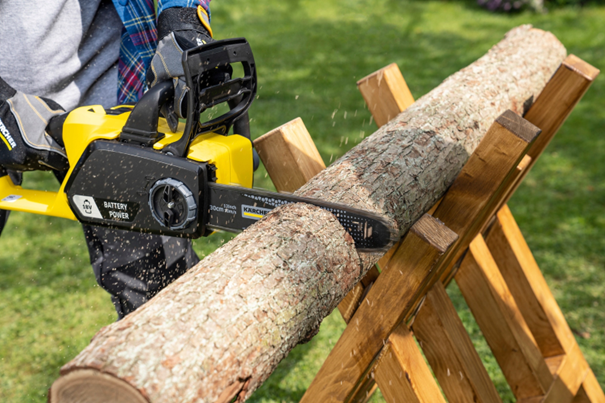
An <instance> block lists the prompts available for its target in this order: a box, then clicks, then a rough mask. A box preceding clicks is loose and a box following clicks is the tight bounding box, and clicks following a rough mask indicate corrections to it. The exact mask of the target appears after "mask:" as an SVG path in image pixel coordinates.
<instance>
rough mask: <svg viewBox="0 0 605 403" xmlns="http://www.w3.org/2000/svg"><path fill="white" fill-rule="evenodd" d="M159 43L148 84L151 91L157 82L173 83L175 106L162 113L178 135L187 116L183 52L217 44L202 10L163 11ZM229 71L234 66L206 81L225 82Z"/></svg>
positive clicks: (159, 26) (159, 19) (216, 72)
mask: <svg viewBox="0 0 605 403" xmlns="http://www.w3.org/2000/svg"><path fill="white" fill-rule="evenodd" d="M202 21H203V22H202ZM158 39H159V41H158V47H157V50H156V53H155V55H154V56H153V58H152V59H151V65H150V67H149V69H148V70H147V75H146V81H147V85H148V87H149V88H151V87H153V86H154V85H155V84H157V83H158V82H161V81H164V80H168V79H172V80H173V82H174V105H172V106H170V107H169V108H168V111H165V110H164V111H162V114H163V115H164V117H165V118H166V120H167V121H168V125H169V126H170V128H171V129H172V131H176V127H177V125H178V118H179V117H180V118H185V117H186V115H187V105H186V95H187V86H186V83H185V78H184V75H185V72H184V71H183V65H182V64H181V61H182V55H183V52H184V51H185V50H189V49H191V48H194V47H197V46H200V45H203V44H206V43H210V42H213V41H214V39H212V30H211V28H210V24H209V22H208V16H207V14H206V12H205V11H204V10H203V9H202V8H201V6H200V7H198V8H197V9H195V8H190V7H187V8H177V7H174V8H168V9H166V10H164V11H162V13H160V15H159V17H158ZM230 69H231V66H229V68H228V69H216V70H217V71H215V72H212V74H211V75H209V77H207V78H205V80H206V81H208V84H209V85H210V84H213V83H218V82H220V81H223V80H224V79H225V74H230V73H231V71H230ZM227 78H228V77H227Z"/></svg>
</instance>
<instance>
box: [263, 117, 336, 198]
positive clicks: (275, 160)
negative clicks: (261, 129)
mask: <svg viewBox="0 0 605 403" xmlns="http://www.w3.org/2000/svg"><path fill="white" fill-rule="evenodd" d="M254 148H256V151H257V152H258V155H259V157H260V158H261V160H262V161H263V165H265V168H266V169H267V173H268V174H269V176H270V177H271V180H272V181H273V184H274V185H275V188H276V189H277V190H278V191H280V192H294V191H295V190H297V189H298V188H300V187H301V186H302V185H304V184H305V183H307V181H308V180H309V179H311V178H312V177H314V176H315V175H317V174H318V173H319V172H321V171H322V170H323V169H324V168H325V167H326V165H325V164H324V162H323V160H322V159H321V155H319V151H317V147H315V143H313V139H312V138H311V135H310V134H309V132H308V131H307V128H306V127H305V124H304V123H303V121H302V119H301V118H296V119H294V120H292V121H290V122H288V123H286V124H284V125H282V126H280V127H278V128H277V129H273V130H271V131H270V132H268V133H266V134H264V135H262V136H261V137H259V138H257V139H256V140H254Z"/></svg>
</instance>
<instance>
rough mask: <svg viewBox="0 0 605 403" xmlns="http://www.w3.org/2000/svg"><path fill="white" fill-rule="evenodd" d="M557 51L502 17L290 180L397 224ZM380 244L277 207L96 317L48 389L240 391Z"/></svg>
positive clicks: (165, 397) (219, 396)
mask: <svg viewBox="0 0 605 403" xmlns="http://www.w3.org/2000/svg"><path fill="white" fill-rule="evenodd" d="M565 54H566V51H565V48H564V47H563V45H561V43H560V42H559V41H558V40H557V39H556V38H555V37H554V36H553V35H552V34H550V33H548V32H544V31H540V30H537V29H532V28H531V27H530V26H522V27H519V28H516V29H514V30H512V31H510V32H509V33H508V34H507V35H506V37H505V39H504V40H502V41H501V42H500V43H498V44H497V45H496V46H494V47H493V48H492V49H491V50H490V51H489V52H488V53H487V54H486V55H485V56H483V57H482V58H481V59H479V60H477V61H476V62H474V63H473V64H471V65H470V66H468V67H467V68H465V69H463V70H461V71H460V72H458V73H456V74H454V75H452V76H451V77H449V78H448V79H446V80H445V81H444V82H443V83H442V84H441V85H440V86H439V87H437V88H436V89H434V90H433V91H431V92H430V93H429V94H427V95H425V96H424V97H422V98H421V99H419V100H418V101H417V102H416V103H415V104H414V105H413V106H411V107H410V108H408V109H407V110H405V111H404V112H403V113H401V114H400V115H398V116H397V117H396V118H395V119H393V120H392V121H391V122H390V123H388V124H387V125H385V126H383V127H382V128H380V129H379V130H378V131H377V132H376V133H374V134H373V135H372V136H370V137H368V138H367V139H366V140H365V141H364V142H362V143H361V144H359V145H358V146H357V147H355V148H354V149H352V150H351V151H349V152H348V153H347V154H346V155H345V156H344V157H342V158H341V159H340V160H338V161H337V162H335V163H334V164H333V165H332V166H330V167H328V168H327V169H326V170H324V171H322V172H321V173H320V174H319V175H318V176H316V177H315V178H313V179H312V180H311V181H310V182H309V183H308V184H307V185H305V186H304V187H303V188H301V189H300V190H299V191H297V192H296V193H297V194H299V195H304V196H309V197H316V198H320V199H324V200H329V201H333V202H339V203H344V204H348V205H351V206H355V207H358V208H364V209H367V210H371V211H374V212H377V213H379V214H382V215H384V216H385V217H387V218H388V219H390V220H392V223H393V226H394V227H395V228H396V229H397V231H398V233H399V234H404V233H405V232H406V231H407V230H408V229H409V228H410V227H411V225H412V224H413V223H414V222H415V221H416V220H417V219H419V218H420V217H421V216H422V214H423V213H424V212H426V211H427V210H428V209H429V208H430V207H431V206H432V205H433V203H434V202H435V201H437V200H438V199H439V198H440V197H441V196H442V195H443V194H444V193H445V191H446V189H447V188H448V186H449V185H450V184H451V183H452V182H453V180H454V179H455V177H456V176H457V174H458V172H459V171H460V169H461V168H462V166H463V165H464V163H465V162H466V160H467V159H468V157H469V156H470V154H471V153H472V152H473V150H474V149H475V147H476V146H477V145H478V143H479V141H480V140H481V138H482V136H483V135H484V134H485V133H486V132H487V129H488V128H489V126H490V125H491V123H492V122H493V121H494V119H495V118H496V117H497V116H499V115H500V114H501V113H502V112H504V111H505V110H506V109H511V110H513V111H515V112H517V113H519V114H522V113H523V111H524V109H525V108H527V107H528V106H529V105H530V103H531V100H532V99H534V98H535V97H537V95H538V94H539V93H540V91H541V90H542V88H543V87H544V85H545V84H546V82H547V81H548V79H549V78H550V77H551V76H552V74H553V73H554V71H555V70H556V68H557V67H558V66H559V64H560V63H561V61H562V60H563V59H564V57H565ZM379 258H380V254H358V253H357V252H356V251H355V249H354V245H353V242H352V240H351V239H350V237H349V236H348V235H347V233H346V232H345V231H344V230H343V229H342V227H341V226H340V225H339V224H338V222H337V221H336V220H335V219H334V217H332V216H331V215H330V214H329V213H326V212H324V211H322V210H320V209H318V208H316V207H312V206H308V205H290V206H285V207H282V208H279V209H276V210H274V211H273V212H271V213H270V214H269V215H268V216H267V217H266V218H265V219H263V220H261V221H259V222H258V223H257V224H256V225H254V226H252V227H250V228H249V229H247V230H246V231H244V232H243V233H242V234H240V235H239V236H237V237H236V238H235V239H234V240H232V241H231V242H229V243H228V244H226V245H224V246H223V247H221V248H219V249H218V250H217V251H216V252H214V253H213V254H211V255H210V256H208V257H207V258H206V259H204V260H203V261H201V262H200V263H199V264H198V265H197V266H196V267H194V268H192V269H191V270H190V271H189V272H187V273H186V274H185V275H183V276H182V277H181V278H179V279H178V280H177V281H175V282H174V283H173V284H171V285H170V286H169V287H167V288H166V289H165V290H163V291H162V292H161V293H159V294H158V295H157V296H156V297H155V298H153V299H152V300H151V301H150V302H148V303H147V304H146V305H145V306H143V307H142V308H141V309H139V310H137V311H136V312H134V313H132V314H130V315H129V316H127V317H126V318H125V319H123V320H122V321H120V322H117V323H115V324H112V325H110V326H107V327H105V328H103V329H102V330H101V331H100V332H99V333H98V334H97V335H96V336H95V337H94V338H93V340H92V341H91V344H90V345H89V346H88V347H87V348H86V349H85V350H83V351H82V352H81V353H80V354H79V355H78V356H77V357H76V358H74V359H73V360H72V361H71V362H69V363H68V364H66V365H65V366H64V367H63V368H62V369H61V377H60V378H59V379H58V380H57V381H56V382H55V384H53V387H52V389H51V392H50V393H51V395H50V401H52V402H75V401H76V400H74V399H73V398H71V397H70V396H78V398H77V399H78V400H77V401H79V402H97V401H98V402H101V401H106V400H103V399H104V398H103V396H102V393H100V392H99V391H101V390H103V389H104V388H103V387H100V386H99V385H101V384H103V385H106V384H108V381H107V379H109V378H111V379H112V382H111V385H112V387H111V388H105V389H108V390H111V393H113V394H112V396H115V391H116V390H120V388H121V387H123V388H124V391H125V392H124V393H133V391H136V393H138V394H139V395H140V396H139V397H140V398H141V399H143V401H144V400H147V401H149V402H217V401H218V402H231V401H233V399H234V398H236V400H237V401H238V402H240V401H244V400H245V399H246V398H247V397H248V396H250V394H251V393H252V392H253V391H254V390H255V389H256V388H258V386H260V384H261V383H262V382H263V381H264V380H265V379H266V378H267V377H268V376H269V375H270V374H271V372H272V371H273V369H274V368H275V367H276V365H277V364H278V363H279V362H280V361H281V360H282V359H283V358H284V357H285V356H286V355H287V354H288V352H289V351H290V350H291V349H292V348H293V347H294V346H296V345H297V344H298V343H300V342H301V341H304V340H306V339H308V338H309V337H310V336H312V335H313V334H314V332H315V331H316V330H317V328H318V326H319V323H320V322H321V320H322V319H323V318H324V317H325V316H327V315H328V314H329V313H330V312H331V311H332V310H333V309H334V308H335V307H336V306H337V304H338V303H339V301H340V300H341V299H342V298H343V297H344V296H345V295H346V293H347V292H348V291H349V290H350V289H351V288H352V287H353V286H354V285H355V284H356V282H357V281H358V280H359V279H360V278H361V277H362V276H363V275H364V274H365V273H366V272H367V270H368V269H369V268H370V267H371V266H372V265H373V264H374V263H375V262H376V261H377V260H378V259H379ZM95 385H96V386H95ZM120 385H121V386H120ZM88 390H90V391H91V392H90V393H87V391H88ZM83 396H86V397H87V400H82V397H83ZM114 401H115V400H114Z"/></svg>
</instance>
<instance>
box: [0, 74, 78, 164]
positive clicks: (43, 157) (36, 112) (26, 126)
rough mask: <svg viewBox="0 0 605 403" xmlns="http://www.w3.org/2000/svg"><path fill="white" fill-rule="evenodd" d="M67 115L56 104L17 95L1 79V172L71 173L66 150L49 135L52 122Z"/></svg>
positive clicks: (18, 93)
mask: <svg viewBox="0 0 605 403" xmlns="http://www.w3.org/2000/svg"><path fill="white" fill-rule="evenodd" d="M64 112H65V111H64V110H63V108H61V106H60V105H59V104H57V103H56V102H54V101H52V100H50V99H46V98H40V97H37V96H33V95H27V94H24V93H22V92H20V91H16V90H15V89H14V88H12V87H11V86H10V85H8V84H7V83H6V82H5V81H4V80H3V79H2V78H1V77H0V171H3V170H4V169H8V170H14V171H33V170H42V171H48V170H56V171H65V170H67V169H68V168H69V163H68V161H67V154H66V153H65V150H64V149H63V147H62V146H61V145H60V144H59V143H58V142H57V141H56V140H55V139H53V138H52V137H51V136H49V135H48V133H46V126H47V125H48V122H49V121H50V119H51V118H53V117H55V116H57V115H60V114H62V113H64ZM0 173H4V172H0Z"/></svg>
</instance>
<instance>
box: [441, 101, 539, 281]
mask: <svg viewBox="0 0 605 403" xmlns="http://www.w3.org/2000/svg"><path fill="white" fill-rule="evenodd" d="M539 133H540V131H539V129H538V128H536V127H535V126H533V125H531V124H530V123H528V122H527V121H525V120H524V119H523V118H521V117H519V116H518V115H517V114H515V113H513V112H511V111H506V112H504V113H503V114H502V115H500V117H498V119H496V121H495V122H494V124H493V125H492V126H491V127H490V129H489V131H488V133H487V134H486V136H485V137H484V138H483V140H482V142H481V144H479V147H477V150H476V151H475V153H473V155H471V157H470V158H469V161H468V162H467V164H466V165H465V167H464V169H463V172H462V173H461V175H459V176H458V178H457V179H456V182H454V184H453V185H452V186H451V187H450V189H449V190H448V192H447V193H446V195H445V196H444V197H443V200H442V201H441V203H440V204H439V206H438V207H437V209H436V210H435V213H434V214H435V217H436V218H438V219H440V220H441V221H443V222H444V223H445V224H446V225H447V226H448V228H451V229H452V230H453V231H454V232H456V233H457V234H459V235H460V238H459V239H458V242H457V243H456V245H455V246H454V247H453V248H452V249H450V251H449V252H448V255H447V256H446V257H445V260H444V263H443V265H442V267H441V268H440V271H439V272H437V273H436V276H439V277H442V278H447V277H448V276H449V272H451V270H452V268H453V266H454V264H455V263H456V262H457V261H458V260H459V258H460V257H461V256H462V254H463V253H464V252H465V251H466V248H468V245H469V244H470V242H471V241H472V240H473V238H474V237H475V236H476V235H477V234H478V233H479V231H480V230H481V229H482V228H483V227H484V226H485V224H486V223H487V222H488V221H489V219H490V216H491V213H492V212H493V210H494V208H495V206H498V205H500V201H501V200H502V198H503V197H504V196H505V195H506V194H507V191H508V189H509V187H510V183H511V182H514V181H515V180H516V176H518V169H517V168H518V167H519V164H520V163H521V162H522V160H523V158H524V157H525V154H526V152H527V150H528V148H529V146H530V144H531V142H532V141H534V139H535V138H536V136H537V135H538V134H539ZM430 286H432V284H430V285H429V287H430Z"/></svg>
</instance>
